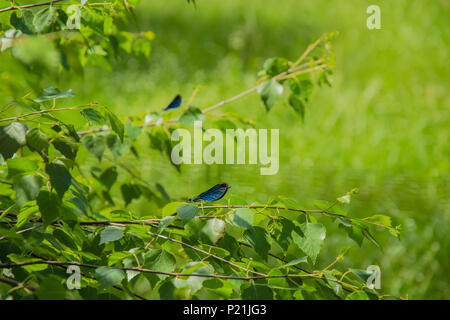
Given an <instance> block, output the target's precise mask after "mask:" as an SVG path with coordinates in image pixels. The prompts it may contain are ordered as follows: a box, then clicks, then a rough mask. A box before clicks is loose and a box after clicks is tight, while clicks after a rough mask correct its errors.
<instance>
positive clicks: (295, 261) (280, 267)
mask: <svg viewBox="0 0 450 320" xmlns="http://www.w3.org/2000/svg"><path fill="white" fill-rule="evenodd" d="M299 263H308V258H307V257H301V258H298V259H295V260H292V261H290V262H288V263H286V264H283V265H282V266H279V267H277V269H282V268H287V267H290V266H295V265H297V264H299Z"/></svg>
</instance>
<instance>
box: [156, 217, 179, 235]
mask: <svg viewBox="0 0 450 320" xmlns="http://www.w3.org/2000/svg"><path fill="white" fill-rule="evenodd" d="M175 218H176V217H175V216H167V217H164V218H162V219H161V220H160V221H159V224H158V233H161V232H162V231H163V230H164V229H165V228H166V227H167V226H168V225H169V224H171V223H172V221H173V220H175Z"/></svg>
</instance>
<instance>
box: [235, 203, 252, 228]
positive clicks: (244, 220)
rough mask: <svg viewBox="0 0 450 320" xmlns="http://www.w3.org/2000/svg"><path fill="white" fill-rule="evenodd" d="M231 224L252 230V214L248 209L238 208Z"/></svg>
mask: <svg viewBox="0 0 450 320" xmlns="http://www.w3.org/2000/svg"><path fill="white" fill-rule="evenodd" d="M233 223H234V224H236V225H237V226H239V227H241V228H245V229H253V212H252V210H250V209H249V208H239V209H237V210H236V213H235V214H234V215H233Z"/></svg>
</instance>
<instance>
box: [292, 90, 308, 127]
mask: <svg viewBox="0 0 450 320" xmlns="http://www.w3.org/2000/svg"><path fill="white" fill-rule="evenodd" d="M289 105H290V106H291V107H292V108H293V109H294V111H295V112H296V113H297V114H298V115H299V116H300V119H301V121H302V122H303V121H304V120H305V104H304V103H303V101H302V100H301V99H300V98H299V97H298V96H296V95H295V94H292V93H291V94H290V95H289Z"/></svg>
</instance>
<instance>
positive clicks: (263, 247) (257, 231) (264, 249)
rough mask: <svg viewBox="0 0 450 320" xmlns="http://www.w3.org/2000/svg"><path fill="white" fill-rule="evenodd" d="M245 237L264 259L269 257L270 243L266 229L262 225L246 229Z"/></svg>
mask: <svg viewBox="0 0 450 320" xmlns="http://www.w3.org/2000/svg"><path fill="white" fill-rule="evenodd" d="M244 239H245V241H247V242H248V243H249V244H250V245H251V246H252V247H253V248H254V249H255V251H256V252H257V253H258V254H259V255H260V256H261V257H262V258H263V259H266V258H267V254H268V252H269V249H270V244H269V241H268V235H267V233H266V230H264V229H263V228H261V227H253V228H252V229H248V230H245V232H244Z"/></svg>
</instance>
